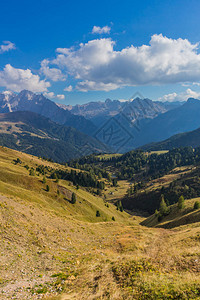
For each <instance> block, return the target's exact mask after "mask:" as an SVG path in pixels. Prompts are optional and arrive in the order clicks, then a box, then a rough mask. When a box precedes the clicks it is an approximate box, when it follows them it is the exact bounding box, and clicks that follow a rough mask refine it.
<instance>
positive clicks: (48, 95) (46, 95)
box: [43, 92, 65, 100]
mask: <svg viewBox="0 0 200 300" xmlns="http://www.w3.org/2000/svg"><path fill="white" fill-rule="evenodd" d="M43 95H44V96H45V97H46V98H50V99H55V98H57V99H59V100H64V99H65V95H55V94H54V92H45V93H43Z"/></svg>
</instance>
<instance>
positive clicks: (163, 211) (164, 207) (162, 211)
mask: <svg viewBox="0 0 200 300" xmlns="http://www.w3.org/2000/svg"><path fill="white" fill-rule="evenodd" d="M159 212H160V214H161V215H162V216H163V215H165V214H166V213H167V204H166V203H165V199H164V196H163V195H161V201H160V208H159Z"/></svg>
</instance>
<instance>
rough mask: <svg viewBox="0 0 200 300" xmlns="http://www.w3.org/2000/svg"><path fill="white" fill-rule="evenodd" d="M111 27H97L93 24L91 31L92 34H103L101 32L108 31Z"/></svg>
mask: <svg viewBox="0 0 200 300" xmlns="http://www.w3.org/2000/svg"><path fill="white" fill-rule="evenodd" d="M110 30H111V28H110V27H109V26H104V27H99V26H94V27H93V28H92V33H93V34H103V33H108V34H109V33H110Z"/></svg>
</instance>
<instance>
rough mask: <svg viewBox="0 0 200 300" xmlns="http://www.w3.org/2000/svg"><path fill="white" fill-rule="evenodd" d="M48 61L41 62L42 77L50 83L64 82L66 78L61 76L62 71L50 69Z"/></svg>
mask: <svg viewBox="0 0 200 300" xmlns="http://www.w3.org/2000/svg"><path fill="white" fill-rule="evenodd" d="M49 63H50V62H49V60H48V59H44V60H43V61H42V62H41V68H40V71H41V73H42V74H44V76H45V77H46V78H48V79H51V80H52V81H65V80H66V77H65V76H64V74H62V71H61V70H59V69H57V68H50V67H49Z"/></svg>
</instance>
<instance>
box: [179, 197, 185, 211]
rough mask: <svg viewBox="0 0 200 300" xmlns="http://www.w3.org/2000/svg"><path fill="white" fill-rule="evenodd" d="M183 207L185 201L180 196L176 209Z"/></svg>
mask: <svg viewBox="0 0 200 300" xmlns="http://www.w3.org/2000/svg"><path fill="white" fill-rule="evenodd" d="M184 206H185V199H184V197H183V196H180V197H179V199H178V208H179V209H182V208H184Z"/></svg>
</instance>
